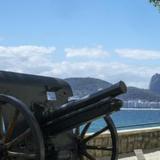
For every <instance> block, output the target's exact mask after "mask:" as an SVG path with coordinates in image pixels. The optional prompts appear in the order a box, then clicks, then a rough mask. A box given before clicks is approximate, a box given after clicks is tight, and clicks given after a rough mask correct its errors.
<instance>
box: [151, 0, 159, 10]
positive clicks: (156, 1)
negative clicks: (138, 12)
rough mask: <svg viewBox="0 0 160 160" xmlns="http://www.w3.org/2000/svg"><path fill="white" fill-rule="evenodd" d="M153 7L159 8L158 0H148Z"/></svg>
mask: <svg viewBox="0 0 160 160" xmlns="http://www.w3.org/2000/svg"><path fill="white" fill-rule="evenodd" d="M149 1H150V3H152V4H153V5H154V6H155V7H158V8H159V9H160V0H149Z"/></svg>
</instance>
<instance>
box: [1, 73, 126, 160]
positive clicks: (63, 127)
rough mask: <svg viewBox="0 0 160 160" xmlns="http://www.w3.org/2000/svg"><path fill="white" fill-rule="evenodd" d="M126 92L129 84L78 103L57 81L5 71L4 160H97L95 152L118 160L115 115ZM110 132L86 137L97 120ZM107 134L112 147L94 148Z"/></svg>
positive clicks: (61, 82)
mask: <svg viewBox="0 0 160 160" xmlns="http://www.w3.org/2000/svg"><path fill="white" fill-rule="evenodd" d="M126 90H127V88H126V85H125V84H124V82H122V81H120V82H119V83H117V84H115V85H112V86H111V87H109V88H106V89H103V90H101V91H98V92H97V93H94V94H91V95H89V96H87V97H84V98H82V99H79V100H73V99H72V100H71V97H72V96H73V93H72V89H71V87H70V86H69V84H68V83H67V82H66V81H64V80H62V79H58V78H51V77H44V76H36V75H28V74H20V73H14V72H5V71H0V160H24V159H25V160H28V159H31V160H83V159H89V160H96V158H95V155H94V154H93V151H95V150H98V151H102V152H106V159H108V160H116V159H117V155H118V137H117V132H116V128H115V126H114V123H113V121H112V119H111V118H110V114H111V113H112V112H114V111H118V110H119V109H120V108H121V106H122V101H121V100H119V99H117V98H115V97H116V96H118V95H120V94H122V93H125V92H126ZM97 118H101V119H102V120H104V123H105V126H104V127H103V128H101V129H100V130H98V131H96V132H95V133H92V134H91V133H90V134H87V131H88V129H89V128H90V127H91V125H92V123H93V121H94V120H96V119H97ZM105 131H107V132H108V133H109V134H110V139H111V142H110V143H108V144H105V145H104V144H102V145H93V144H92V143H90V142H92V141H93V140H94V139H95V138H96V137H97V136H99V135H100V134H101V133H103V132H105Z"/></svg>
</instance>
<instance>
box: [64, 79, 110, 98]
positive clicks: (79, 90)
mask: <svg viewBox="0 0 160 160" xmlns="http://www.w3.org/2000/svg"><path fill="white" fill-rule="evenodd" d="M65 80H66V81H67V82H68V83H69V84H70V86H71V87H72V90H73V94H74V96H78V97H83V96H86V95H88V94H91V93H94V92H97V91H98V90H100V89H102V88H107V87H109V86H111V83H109V82H106V81H103V80H100V79H96V78H90V77H88V78H67V79H65Z"/></svg>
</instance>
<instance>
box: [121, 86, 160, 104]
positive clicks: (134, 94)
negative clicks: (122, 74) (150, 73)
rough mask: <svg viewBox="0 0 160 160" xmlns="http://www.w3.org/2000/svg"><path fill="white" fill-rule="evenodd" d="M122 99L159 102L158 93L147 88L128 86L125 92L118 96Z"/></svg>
mask: <svg viewBox="0 0 160 160" xmlns="http://www.w3.org/2000/svg"><path fill="white" fill-rule="evenodd" d="M120 97H121V98H122V99H123V100H126V101H128V100H142V101H149V102H160V95H158V94H157V93H155V92H152V91H150V90H149V89H140V88H136V87H128V90H127V94H124V95H122V96H120Z"/></svg>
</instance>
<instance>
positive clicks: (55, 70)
mask: <svg viewBox="0 0 160 160" xmlns="http://www.w3.org/2000/svg"><path fill="white" fill-rule="evenodd" d="M0 3H1V5H0V21H1V25H0V69H1V70H10V71H17V72H25V73H33V74H41V75H49V76H54V77H61V78H66V77H95V78H101V79H104V80H106V81H109V82H112V83H114V82H117V81H119V80H124V81H125V82H126V83H127V84H128V85H132V86H137V87H141V88H147V87H148V84H149V80H150V78H151V76H152V75H153V74H154V73H160V63H159V61H160V45H159V42H160V32H159V28H160V20H159V19H160V12H158V10H157V9H156V8H155V7H153V6H152V5H151V4H150V3H149V0H134V1H131V0H121V1H111V0H26V1H22V0H14V1H10V0H0Z"/></svg>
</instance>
